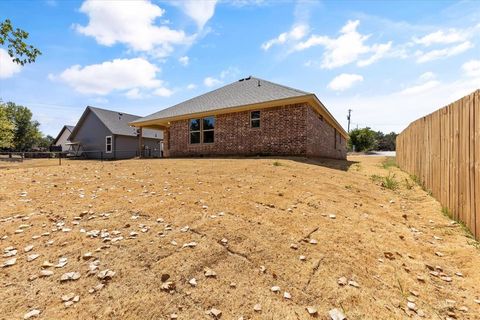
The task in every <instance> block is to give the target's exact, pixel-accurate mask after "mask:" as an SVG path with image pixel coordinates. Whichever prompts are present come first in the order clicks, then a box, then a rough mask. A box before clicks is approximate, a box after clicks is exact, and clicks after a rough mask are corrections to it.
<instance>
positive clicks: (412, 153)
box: [397, 90, 480, 239]
mask: <svg viewBox="0 0 480 320" xmlns="http://www.w3.org/2000/svg"><path fill="white" fill-rule="evenodd" d="M397 162H398V165H399V166H400V168H402V169H403V170H405V171H407V172H409V173H410V174H411V175H415V176H416V177H418V179H420V183H421V184H422V185H423V187H424V188H425V189H426V190H428V191H430V192H431V193H432V195H433V196H434V197H435V198H437V199H438V200H439V201H440V203H441V204H442V206H443V207H445V208H447V209H448V210H449V211H450V213H451V214H452V215H453V218H454V219H458V220H461V221H463V222H464V223H465V225H466V226H467V227H468V228H469V229H470V230H471V231H472V233H473V234H474V235H475V236H476V238H477V239H480V90H477V91H475V92H474V93H472V94H470V95H468V96H466V97H464V98H462V99H460V100H457V101H455V102H453V103H451V104H449V105H448V106H446V107H444V108H441V109H439V110H437V111H435V112H433V113H431V114H429V115H427V116H425V117H422V118H420V119H418V120H416V121H414V122H412V123H411V124H410V125H409V126H408V127H407V128H406V129H405V130H404V131H403V132H402V133H401V134H399V135H398V137H397Z"/></svg>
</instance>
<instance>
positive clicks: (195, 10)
mask: <svg viewBox="0 0 480 320" xmlns="http://www.w3.org/2000/svg"><path fill="white" fill-rule="evenodd" d="M174 4H176V5H178V6H179V7H180V8H181V9H182V11H183V12H184V13H185V14H186V15H187V16H189V17H190V18H192V19H193V20H194V21H195V22H196V24H197V26H198V28H199V29H203V27H204V26H205V24H206V23H207V22H208V20H210V19H211V18H212V17H213V14H214V13H215V6H216V4H217V0H181V1H178V2H175V3H174Z"/></svg>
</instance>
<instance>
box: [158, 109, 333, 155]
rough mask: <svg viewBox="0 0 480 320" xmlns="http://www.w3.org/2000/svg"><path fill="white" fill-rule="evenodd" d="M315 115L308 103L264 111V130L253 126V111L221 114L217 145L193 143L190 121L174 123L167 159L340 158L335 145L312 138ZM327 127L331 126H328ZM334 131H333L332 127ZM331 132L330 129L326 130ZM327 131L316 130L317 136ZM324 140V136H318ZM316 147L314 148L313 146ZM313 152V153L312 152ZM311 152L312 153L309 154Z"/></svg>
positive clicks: (167, 141) (169, 132)
mask: <svg viewBox="0 0 480 320" xmlns="http://www.w3.org/2000/svg"><path fill="white" fill-rule="evenodd" d="M310 113H313V114H315V112H314V111H313V109H311V107H310V106H308V105H307V104H296V105H286V106H278V107H273V108H268V109H261V124H260V128H251V127H250V111H245V112H235V113H229V114H221V115H217V116H216V117H215V118H216V119H215V121H216V122H215V142H214V143H213V144H190V143H189V130H188V120H181V121H175V122H172V123H171V125H170V128H169V129H168V130H166V131H165V139H164V141H165V156H167V157H184V156H199V155H284V156H289V155H298V156H307V155H310V156H319V157H321V156H324V157H335V158H336V157H339V156H338V154H339V153H338V152H334V151H330V150H329V149H330V148H332V149H333V148H334V143H333V142H334V140H333V135H332V140H331V142H332V143H331V144H329V145H328V144H325V145H322V146H323V147H324V148H325V150H324V151H325V152H323V153H322V150H321V148H322V147H321V146H320V145H317V144H315V143H314V142H315V141H316V140H315V139H312V138H311V137H309V136H310V135H311V132H310V131H311V129H309V126H313V125H314V122H313V121H309V120H308V119H309V114H310ZM325 125H326V126H328V127H330V126H329V125H328V124H326V123H325ZM330 128H331V130H332V131H333V128H332V127H330ZM323 131H325V132H327V131H328V130H326V129H324V130H323ZM323 131H318V130H315V131H314V132H315V134H322V132H323ZM318 139H323V137H321V136H320V137H318ZM313 145H315V146H316V148H315V149H313V148H312V147H311V146H313ZM309 149H311V152H309ZM309 153H310V154H309Z"/></svg>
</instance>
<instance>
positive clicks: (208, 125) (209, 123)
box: [202, 117, 215, 143]
mask: <svg viewBox="0 0 480 320" xmlns="http://www.w3.org/2000/svg"><path fill="white" fill-rule="evenodd" d="M202 130H203V143H213V142H214V133H213V132H214V130H215V117H208V118H203V128H202Z"/></svg>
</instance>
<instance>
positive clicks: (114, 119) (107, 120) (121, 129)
mask: <svg viewBox="0 0 480 320" xmlns="http://www.w3.org/2000/svg"><path fill="white" fill-rule="evenodd" d="M88 110H90V111H91V112H93V113H94V114H95V115H96V116H97V117H98V118H99V119H100V121H101V122H102V123H103V124H104V125H105V126H106V127H107V129H108V130H110V132H111V133H112V134H117V135H123V136H133V137H135V136H136V135H137V131H136V130H137V129H136V128H134V127H131V126H130V125H129V123H130V122H133V121H135V120H137V119H139V118H141V117H140V116H137V115H133V114H128V113H124V112H118V111H112V110H106V109H100V108H96V107H91V106H88V107H87V109H86V110H85V112H84V114H83V115H82V117H81V118H80V120H79V122H78V123H77V126H78V125H79V124H80V125H81V122H82V121H83V118H84V116H85V114H86V113H87V111H88ZM143 136H144V137H145V138H157V139H163V132H162V131H157V130H151V129H144V130H143Z"/></svg>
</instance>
